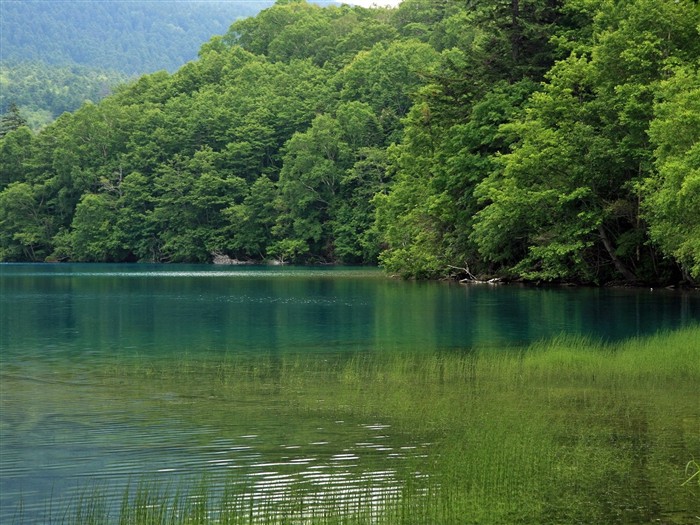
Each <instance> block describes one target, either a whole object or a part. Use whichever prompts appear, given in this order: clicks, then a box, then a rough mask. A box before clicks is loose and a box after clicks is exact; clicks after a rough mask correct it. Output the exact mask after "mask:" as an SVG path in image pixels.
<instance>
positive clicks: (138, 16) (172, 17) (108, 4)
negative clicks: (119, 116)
mask: <svg viewBox="0 0 700 525" xmlns="http://www.w3.org/2000/svg"><path fill="white" fill-rule="evenodd" d="M273 3H274V2H273V1H272V0H260V1H255V0H253V1H248V0H246V1H244V2H240V1H226V2H221V1H211V0H197V1H194V0H185V1H183V0H177V1H173V0H156V1H149V2H130V1H126V0H62V1H61V2H53V1H47V0H21V1H19V0H3V1H2V2H0V113H5V112H7V111H8V110H9V108H10V106H11V105H12V104H14V105H15V106H17V107H18V108H19V110H20V112H21V114H22V116H23V118H25V119H26V121H27V123H28V124H29V126H30V127H31V128H32V129H39V128H41V127H42V126H44V125H45V124H47V123H49V122H51V121H52V120H53V119H55V118H56V117H58V116H59V115H60V114H61V113H63V112H65V111H74V110H76V109H78V108H79V107H80V105H81V104H83V103H84V102H85V101H87V100H90V101H93V102H97V101H99V100H101V99H102V98H103V97H104V96H105V95H106V94H108V93H109V92H110V91H111V89H112V88H113V87H114V86H115V85H117V84H120V83H122V82H125V81H127V80H129V79H133V78H135V77H136V76H138V75H141V74H144V73H151V72H154V71H159V70H161V69H165V70H167V71H170V72H173V71H175V70H177V69H178V68H179V67H180V66H182V65H183V64H185V63H186V62H188V61H190V60H194V59H195V58H197V51H198V49H199V47H200V46H201V44H202V42H205V41H207V40H208V39H209V38H211V36H212V35H215V34H221V33H224V32H225V31H226V30H227V29H228V26H229V25H230V24H231V22H232V21H234V20H236V19H238V18H243V17H248V16H252V15H255V14H257V13H258V12H259V11H260V10H262V9H264V8H265V7H270V6H271V5H272V4H273Z"/></svg>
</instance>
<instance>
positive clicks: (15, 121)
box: [0, 103, 27, 140]
mask: <svg viewBox="0 0 700 525" xmlns="http://www.w3.org/2000/svg"><path fill="white" fill-rule="evenodd" d="M26 125H27V120H26V119H25V118H24V117H23V116H22V115H21V114H20V111H19V108H18V107H17V105H16V104H14V103H12V104H10V107H9V108H8V109H7V112H6V113H4V114H3V115H2V116H0V140H2V139H3V138H5V135H7V134H8V133H10V132H11V131H14V130H16V129H19V128H21V127H22V126H26Z"/></svg>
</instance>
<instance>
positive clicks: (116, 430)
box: [0, 264, 700, 523]
mask: <svg viewBox="0 0 700 525" xmlns="http://www.w3.org/2000/svg"><path fill="white" fill-rule="evenodd" d="M699 319H700V295H699V294H697V293H694V292H677V291H669V290H650V289H643V290H639V289H577V288H545V289H543V288H528V287H520V286H488V285H478V286H476V285H470V286H463V285H457V284H449V283H416V282H403V281H397V280H392V279H388V278H386V277H385V276H384V275H383V274H382V273H381V272H380V271H378V270H376V269H368V268H337V267H328V268H325V267H323V268H286V267H285V268H279V267H253V266H244V267H217V266H190V265H171V266H164V265H86V264H70V265H62V264H61V265H49V264H45V265H44V264H39V265H25V264H5V265H0V365H1V367H2V368H1V369H0V374H1V376H0V377H1V378H2V384H1V387H0V393H1V395H2V396H1V399H0V522H2V523H6V522H9V523H12V520H13V519H15V517H16V512H17V509H18V507H19V506H20V505H21V506H22V507H23V508H24V510H23V513H24V516H25V519H26V520H27V521H31V518H32V517H37V516H40V515H41V512H43V511H44V510H45V509H46V505H47V503H46V502H47V500H48V499H53V500H55V502H54V504H59V503H60V502H62V501H64V500H65V499H66V498H68V499H69V498H71V497H75V494H76V491H78V492H79V491H80V490H81V489H80V488H81V487H84V486H85V484H86V480H87V481H90V482H94V481H97V482H100V483H103V482H104V483H110V484H113V485H116V486H117V487H123V486H125V485H126V484H127V483H128V482H129V480H130V479H138V476H140V475H147V476H151V477H155V478H158V479H160V478H162V479H165V480H169V479H172V480H177V479H180V478H181V477H183V476H191V475H195V476H196V475H197V474H198V473H208V474H211V475H215V476H228V477H230V476H234V477H236V479H242V480H245V483H246V484H247V485H250V486H251V487H254V492H255V493H265V492H268V493H269V492H273V493H274V492H275V491H278V492H279V493H280V494H284V492H285V490H286V488H288V487H289V486H290V485H291V484H292V483H293V482H294V483H298V482H303V483H306V484H307V485H309V486H318V487H319V490H321V488H322V487H325V488H323V490H324V491H326V493H328V490H329V489H328V487H337V488H338V490H340V491H341V492H342V493H348V491H350V492H351V491H352V490H353V487H355V486H356V487H360V488H358V489H357V490H367V487H370V489H371V490H376V491H378V492H382V491H384V492H386V491H392V490H396V489H397V483H398V481H397V472H399V471H400V470H401V468H403V467H402V465H404V464H406V463H407V462H410V460H411V458H412V457H415V456H416V455H422V454H426V453H429V449H430V443H427V442H424V441H421V440H416V439H415V438H414V437H413V436H408V435H402V434H401V433H398V432H395V431H394V430H393V429H392V427H391V425H390V424H389V423H388V422H386V421H374V420H370V419H362V418H357V419H353V420H345V419H338V420H336V419H333V418H330V419H329V418H328V417H327V416H324V417H319V416H315V415H314V414H308V415H306V416H304V417H300V416H299V415H298V414H295V416H294V418H290V417H289V414H290V413H291V412H290V410H289V407H288V406H286V405H285V400H284V399H280V397H279V396H276V395H274V393H273V394H271V393H249V394H246V395H242V396H241V397H240V398H238V399H234V400H232V399H226V400H221V399H218V398H217V397H216V395H215V392H214V393H212V392H209V391H208V390H207V385H183V386H182V389H180V388H177V387H176V388H174V389H173V391H166V392H164V391H161V390H158V389H157V388H149V387H148V386H144V387H143V389H141V388H134V386H133V385H132V384H128V385H127V386H128V388H127V387H124V388H120V386H119V384H118V383H109V384H105V383H104V381H101V380H100V378H97V377H95V375H94V373H93V372H94V371H95V370H97V369H99V368H100V367H103V366H104V365H105V363H110V362H112V360H114V359H115V358H117V359H133V360H138V359H143V358H153V357H159V358H166V359H167V358H170V357H172V358H173V359H181V358H182V357H181V356H183V355H185V354H186V355H188V356H189V357H190V358H192V357H193V356H194V357H195V358H196V356H197V355H199V354H201V355H205V354H206V355H207V356H210V355H211V354H215V355H218V354H220V355H222V356H223V355H226V356H231V355H244V356H256V355H265V356H268V357H269V356H272V357H274V356H286V355H293V354H295V353H301V354H304V355H309V354H312V355H315V356H318V359H328V358H331V357H335V356H337V355H339V354H342V355H352V354H355V353H357V352H370V353H378V352H395V351H426V352H427V351H432V350H446V351H464V350H469V349H471V348H474V347H479V348H481V347H492V348H498V347H506V346H515V345H525V344H528V343H531V342H533V341H536V340H540V339H543V338H549V337H552V336H555V335H558V334H561V333H566V334H579V335H583V336H586V337H591V338H594V339H603V340H611V341H612V340H618V339H622V338H627V337H631V336H637V335H645V334H650V333H653V332H656V331H658V330H665V329H673V328H677V327H680V326H683V325H685V324H688V323H692V322H697V321H698V320H699ZM122 490H123V489H122ZM118 492H119V491H118V490H117V493H118ZM335 497H337V494H336V496H335Z"/></svg>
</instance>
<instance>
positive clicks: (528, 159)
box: [0, 0, 700, 286]
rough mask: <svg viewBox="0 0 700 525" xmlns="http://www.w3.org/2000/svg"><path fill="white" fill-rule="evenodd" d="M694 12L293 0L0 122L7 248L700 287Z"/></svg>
mask: <svg viewBox="0 0 700 525" xmlns="http://www.w3.org/2000/svg"><path fill="white" fill-rule="evenodd" d="M699 27H700V9H698V6H697V5H696V3H695V2H693V1H691V0H662V1H659V0H625V1H624V2H619V3H618V4H615V5H614V6H613V5H612V4H610V3H609V2H605V1H596V0H593V1H586V2H580V1H578V0H565V1H563V2H555V3H553V2H549V1H546V0H527V1H526V0H519V1H517V2H513V1H512V0H488V1H486V0H484V1H477V2H474V3H473V5H471V6H470V7H469V8H467V7H466V6H465V5H464V4H463V3H462V2H435V1H433V0H404V1H403V2H402V3H401V5H400V7H398V8H397V9H363V8H353V7H350V6H342V7H327V8H321V7H318V6H316V5H312V4H309V3H307V2H305V1H303V0H284V1H280V2H278V3H277V4H276V5H275V6H274V7H272V8H269V9H266V10H263V11H262V12H261V13H259V14H258V15H257V16H255V17H250V18H246V19H242V20H239V21H237V22H236V23H234V24H233V25H232V27H231V28H230V29H229V31H227V32H226V33H225V34H224V35H223V36H217V37H214V38H212V39H211V40H210V41H209V42H207V43H206V44H204V45H203V46H202V48H201V50H200V52H199V58H198V59H196V60H193V61H190V62H188V63H187V64H185V65H184V66H183V67H181V68H180V69H178V70H177V71H176V72H174V73H172V74H171V73H168V72H166V71H160V72H157V73H153V74H150V75H145V76H143V77H141V78H140V79H139V80H138V81H136V82H133V83H131V84H129V85H126V86H123V87H121V88H120V89H118V90H117V92H116V93H114V94H113V95H112V96H110V97H107V98H106V99H104V100H103V101H101V102H99V103H96V104H88V105H85V106H83V107H82V108H80V109H79V110H78V111H76V112H75V113H73V114H64V115H63V116H62V117H61V118H59V119H58V120H57V121H56V122H54V123H53V124H52V125H50V126H48V127H47V128H46V129H45V130H43V131H42V132H40V133H32V132H31V131H30V130H28V129H27V128H25V127H20V128H18V129H16V130H14V131H10V132H9V133H8V134H7V135H5V136H4V138H3V139H2V140H1V141H0V166H2V172H0V175H1V177H0V259H1V260H5V261H22V260H32V261H43V260H55V261H59V260H71V261H155V262H209V261H211V260H212V259H213V258H214V257H215V256H216V255H224V256H228V257H230V258H232V259H239V260H250V261H263V260H276V261H278V262H291V263H305V264H310V263H319V262H322V263H344V264H377V263H379V264H381V265H383V267H384V268H385V269H386V270H387V271H389V272H391V273H393V274H398V275H402V276H404V277H406V278H443V277H453V278H466V279H473V278H475V277H481V278H484V277H493V276H498V277H501V278H505V279H517V280H527V281H533V282H575V283H589V284H605V283H634V284H640V283H647V284H652V285H653V286H656V285H657V284H670V283H678V282H680V281H686V282H691V281H693V280H695V281H697V280H698V279H700V215H698V213H697V210H698V208H699V206H700V204H699V203H700V155H698V145H699V144H700V76H699V73H700V72H699V71H698V66H697V65H698V64H699V63H700V38H699V36H700V35H699V34H698V28H699ZM14 122H16V120H15V121H14ZM13 127H16V126H14V125H13V124H12V121H6V122H4V123H3V129H7V130H8V131H9V130H10V129H12V128H13Z"/></svg>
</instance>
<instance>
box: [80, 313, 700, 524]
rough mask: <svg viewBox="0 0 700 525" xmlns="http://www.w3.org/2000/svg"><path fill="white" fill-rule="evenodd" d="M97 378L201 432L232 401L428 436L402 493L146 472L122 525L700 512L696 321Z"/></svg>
mask: <svg viewBox="0 0 700 525" xmlns="http://www.w3.org/2000/svg"><path fill="white" fill-rule="evenodd" d="M94 377H96V378H98V380H99V382H100V383H101V384H102V385H103V386H104V389H105V393H104V395H105V396H106V397H110V398H119V396H127V395H129V396H135V397H138V398H139V399H156V400H157V399H164V396H165V394H167V395H168V396H171V397H168V398H167V399H169V400H170V399H171V398H172V397H173V396H174V397H175V398H176V399H180V400H182V402H187V403H192V404H194V406H196V407H200V408H201V409H200V410H195V411H188V412H187V414H188V416H187V417H190V418H192V420H191V421H188V424H191V425H194V426H197V425H224V424H225V420H226V418H228V417H229V411H228V410H227V407H230V406H234V405H235V406H236V410H237V412H236V413H237V414H241V411H245V410H250V412H251V415H250V417H254V412H255V410H257V409H259V407H260V406H261V405H260V404H261V403H267V402H270V403H274V406H275V409H276V410H278V411H280V414H284V417H300V416H304V417H306V416H309V415H312V416H313V417H314V418H320V419H326V420H330V421H332V420H335V419H347V420H351V421H356V422H358V423H359V422H363V423H373V422H382V423H384V424H387V425H391V429H392V432H394V433H395V434H397V435H405V436H410V437H411V440H412V441H414V442H415V441H422V442H425V443H430V446H429V447H428V448H427V453H425V454H416V455H415V456H409V457H407V458H406V459H405V460H404V461H403V463H402V464H401V468H400V469H397V472H396V475H397V481H398V483H399V485H400V487H399V489H398V490H397V491H396V492H392V493H385V494H381V495H378V494H377V493H376V492H374V491H373V487H372V481H371V479H370V480H366V481H365V482H363V483H364V484H363V485H362V486H361V487H360V488H359V489H357V490H355V489H353V490H355V492H348V493H347V494H339V493H326V494H323V493H322V490H321V489H319V488H318V487H310V486H308V485H304V484H303V483H301V482H300V483H298V484H296V485H293V486H291V487H290V488H289V490H288V491H287V492H285V493H284V494H283V495H282V496H280V495H279V494H265V493H261V492H259V491H256V488H255V487H254V486H251V485H246V484H241V483H240V481H235V480H229V481H228V482H226V483H224V485H223V487H222V486H221V482H220V481H214V480H202V481H191V482H189V483H188V484H187V485H186V486H185V487H178V488H176V489H173V488H172V487H169V486H165V487H164V486H160V485H158V484H155V483H149V482H148V481H146V482H145V483H144V484H143V485H141V486H140V488H137V489H136V490H135V491H133V492H132V491H129V492H128V497H127V498H126V499H124V500H123V503H122V507H121V509H120V512H119V514H120V517H119V520H120V521H118V522H119V523H172V524H173V525H174V524H179V523H208V522H211V523H231V524H244V523H246V524H247V523H270V524H282V523H309V524H316V523H318V524H332V525H335V524H340V523H347V524H360V523H362V524H368V523H374V524H392V525H394V524H419V523H425V524H434V523H440V524H445V525H449V524H460V525H461V524H464V523H484V524H490V523H493V524H496V523H509V524H518V523H522V524H542V525H544V524H549V523H551V524H555V523H557V524H567V523H572V524H573V523H606V524H631V523H648V522H654V521H662V522H666V523H670V524H673V523H687V522H688V520H691V519H695V518H693V516H697V515H700V503H698V502H700V497H699V496H700V494H699V493H698V487H697V486H696V484H695V483H693V480H695V479H696V478H697V473H696V471H692V464H691V467H690V469H691V470H689V467H688V465H689V463H688V461H689V460H688V458H693V457H698V456H699V455H700V397H699V396H700V394H699V389H698V384H700V383H699V381H700V327H698V326H693V327H689V328H686V329H683V330H679V331H676V332H669V333H662V334H658V335H656V336H652V337H649V338H637V339H632V340H629V341H625V342H622V343H615V344H606V343H603V342H599V341H591V340H588V339H585V338H581V337H564V336H562V337H558V338H554V339H552V340H549V341H541V342H538V343H536V344H534V345H531V346H530V347H528V348H525V349H517V348H510V349H504V350H502V351H497V350H495V349H472V350H470V351H465V352H429V353H428V352H426V353H418V352H413V353H405V354H402V353H399V352H386V353H375V354H370V353H357V354H354V355H352V356H348V357H346V358H341V357H333V358H330V357H308V356H302V355H282V356H262V357H259V358H252V357H240V356H228V355H225V356H221V355H218V356H217V355H211V356H209V357H207V358H201V357H199V356H198V357H197V358H196V359H195V358H193V357H189V356H180V357H179V358H177V359H175V360H146V359H143V358H140V359H139V360H138V362H136V361H134V360H127V359H124V360H120V361H115V362H113V363H109V364H107V366H105V367H103V368H102V369H98V370H95V371H94ZM244 400H250V401H251V403H249V404H246V403H243V402H242V401H244ZM214 407H216V409H214ZM348 491H350V489H349V488H348ZM98 499H99V498H98ZM90 505H92V503H90V502H88V501H87V500H84V501H82V502H81V506H83V507H84V510H83V511H81V512H82V514H80V515H79V516H78V515H77V514H75V515H76V516H78V517H79V518H80V520H82V519H83V518H84V517H87V518H88V519H87V521H86V522H89V519H90V518H89V517H90V515H94V514H99V512H101V509H102V507H100V506H99V505H97V504H95V506H93V507H90ZM80 520H78V521H76V523H78V522H83V521H80Z"/></svg>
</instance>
